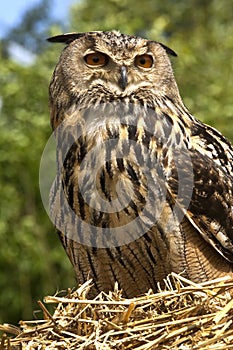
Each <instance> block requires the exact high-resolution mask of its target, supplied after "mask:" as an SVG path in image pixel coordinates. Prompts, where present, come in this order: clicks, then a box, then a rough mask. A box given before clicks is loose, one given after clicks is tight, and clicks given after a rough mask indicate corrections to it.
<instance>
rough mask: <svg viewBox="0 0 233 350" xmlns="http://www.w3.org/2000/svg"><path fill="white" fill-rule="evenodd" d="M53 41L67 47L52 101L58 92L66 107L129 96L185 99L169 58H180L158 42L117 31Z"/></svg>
mask: <svg viewBox="0 0 233 350" xmlns="http://www.w3.org/2000/svg"><path fill="white" fill-rule="evenodd" d="M48 40H49V41H50V42H61V43H65V44H66V47H65V48H64V50H63V52H62V54H61V57H60V60H59V62H58V64H57V67H56V69H55V72H54V77H53V80H52V83H51V87H50V98H51V99H52V100H54V99H56V97H57V94H58V93H62V99H63V102H65V100H66V99H67V101H70V100H71V99H72V100H74V99H79V98H80V96H82V97H83V96H85V97H86V98H87V99H89V101H91V100H92V99H93V100H96V99H97V98H98V99H99V100H102V101H104V102H106V101H112V100H114V99H124V98H126V97H130V98H133V99H134V100H135V99H137V98H138V99H143V100H145V101H146V100H147V101H149V100H150V99H151V100H152V99H155V98H156V97H164V96H166V97H168V98H170V99H172V100H173V101H176V102H177V99H179V100H180V96H179V92H178V88H177V85H176V82H175V78H174V75H173V71H172V66H171V62H170V59H169V57H168V55H173V56H176V53H175V52H174V51H173V50H171V49H170V48H168V47H166V46H165V45H163V44H161V43H159V42H156V41H152V40H146V39H143V38H140V37H135V36H130V35H125V34H121V33H120V32H117V31H112V32H102V31H100V32H98V31H96V32H87V33H69V34H63V35H58V36H54V37H51V38H49V39H48ZM67 103H68V102H67Z"/></svg>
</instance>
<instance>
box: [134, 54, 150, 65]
mask: <svg viewBox="0 0 233 350" xmlns="http://www.w3.org/2000/svg"><path fill="white" fill-rule="evenodd" d="M134 64H135V66H137V67H142V68H151V67H152V65H153V58H152V56H151V55H147V54H145V55H140V56H136V58H135V61H134Z"/></svg>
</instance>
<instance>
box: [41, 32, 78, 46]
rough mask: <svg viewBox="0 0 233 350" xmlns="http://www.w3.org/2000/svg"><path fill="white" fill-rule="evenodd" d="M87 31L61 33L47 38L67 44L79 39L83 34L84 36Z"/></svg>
mask: <svg viewBox="0 0 233 350" xmlns="http://www.w3.org/2000/svg"><path fill="white" fill-rule="evenodd" d="M84 35H85V33H66V34H61V35H56V36H51V37H50V38H48V39H47V40H48V41H49V42H51V43H65V44H70V43H71V42H72V41H74V40H75V39H79V38H81V37H82V36H84Z"/></svg>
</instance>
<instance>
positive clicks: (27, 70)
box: [0, 46, 75, 323]
mask: <svg viewBox="0 0 233 350" xmlns="http://www.w3.org/2000/svg"><path fill="white" fill-rule="evenodd" d="M59 52H60V48H59V47H56V46H53V47H51V46H50V48H49V49H48V50H47V51H44V52H43V53H42V54H40V55H38V58H37V59H36V60H35V61H34V63H33V64H32V65H30V66H21V65H19V64H18V63H15V62H14V61H12V60H11V59H10V58H3V57H1V58H0V66H1V75H0V113H1V117H0V168H1V172H0V186H1V201H0V241H1V254H0V271H1V272H0V291H1V297H0V322H15V323H16V322H17V321H19V320H20V319H26V318H28V317H30V318H31V317H32V310H33V309H37V305H36V301H37V300H38V298H42V297H43V296H44V295H45V294H46V293H54V292H56V289H59V290H60V289H62V288H63V287H65V286H66V287H68V286H73V285H75V280H74V277H73V272H72V269H71V268H70V265H69V263H68V259H67V258H66V255H65V254H64V252H63V248H62V247H61V245H60V242H59V239H58V237H57V235H56V234H55V231H54V228H53V225H52V223H51V222H50V220H49V218H48V216H47V214H46V212H45V210H44V208H43V205H42V202H41V198H40V192H39V164H40V158H41V155H42V152H43V149H44V146H45V144H46V142H47V139H48V137H49V136H50V134H51V130H50V125H49V109H48V84H49V80H50V77H51V74H52V70H53V68H54V65H55V61H56V59H57V57H58V55H59ZM32 304H33V305H32Z"/></svg>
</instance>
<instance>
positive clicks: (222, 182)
mask: <svg viewBox="0 0 233 350" xmlns="http://www.w3.org/2000/svg"><path fill="white" fill-rule="evenodd" d="M189 152H190V153H189V157H190V160H191V164H192V169H190V167H188V164H186V165H187V167H186V166H185V164H184V163H185V161H184V159H185V157H182V156H180V155H179V156H177V157H176V158H177V159H176V164H174V167H173V169H172V172H171V176H170V177H169V180H168V192H169V194H170V198H171V200H172V202H173V203H175V202H176V203H177V202H178V204H179V206H180V208H181V210H183V214H184V215H185V217H186V219H188V221H189V222H190V223H191V225H192V226H193V227H194V228H195V230H196V231H197V232H198V233H199V234H200V235H201V236H202V237H203V238H204V239H205V240H206V241H207V242H208V243H210V244H211V245H212V246H213V247H214V248H215V250H216V251H218V252H219V253H220V254H221V255H222V256H223V257H224V258H225V259H227V260H228V261H230V262H233V176H232V174H233V170H232V167H233V148H232V145H231V144H230V143H229V141H227V140H226V139H225V138H224V137H223V136H222V135H221V134H220V133H219V132H218V131H217V130H215V129H213V128H211V127H208V126H206V125H204V124H202V123H200V122H197V124H196V125H195V126H194V128H193V147H192V148H191V149H190V150H189ZM179 162H180V167H183V169H184V170H183V172H184V174H185V175H184V178H185V176H186V177H187V178H188V177H190V175H192V176H193V178H192V184H193V190H192V194H191V198H190V202H189V205H188V207H187V210H184V209H182V199H181V200H179V198H178V197H179V196H178V187H179V181H180V180H178V178H179V174H178V173H177V169H176V168H177V163H179ZM178 166H179V164H178ZM191 172H192V174H191ZM185 183H187V181H186V182H185V181H184V184H185ZM181 185H182V184H181Z"/></svg>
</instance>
